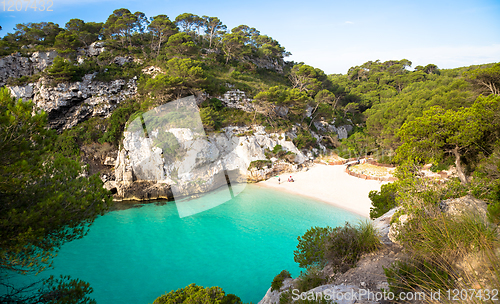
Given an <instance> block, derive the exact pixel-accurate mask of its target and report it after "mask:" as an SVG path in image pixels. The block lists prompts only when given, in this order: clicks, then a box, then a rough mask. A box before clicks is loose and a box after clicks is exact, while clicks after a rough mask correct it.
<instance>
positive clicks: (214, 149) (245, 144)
mask: <svg viewBox="0 0 500 304" xmlns="http://www.w3.org/2000/svg"><path fill="white" fill-rule="evenodd" d="M129 130H130V128H129ZM249 131H252V132H253V134H251V135H250V133H252V132H249ZM141 132H143V131H142V130H137V131H126V132H125V133H124V140H123V147H122V149H121V150H120V152H119V154H118V158H117V160H116V163H115V181H114V186H115V187H116V195H115V199H116V200H129V199H155V198H163V196H166V195H167V194H168V191H167V189H169V191H172V193H173V194H174V196H176V195H180V196H187V195H193V194H198V193H204V192H207V191H210V190H213V189H216V188H218V187H219V186H221V185H223V184H225V183H226V182H227V180H226V178H227V177H225V175H228V176H229V179H230V180H231V183H233V182H236V183H240V182H243V183H246V182H247V181H248V180H249V179H250V180H253V181H255V180H259V177H258V176H259V175H261V176H262V177H261V178H265V177H266V176H267V175H266V174H269V173H271V174H272V172H276V171H273V170H294V169H295V170H296V169H297V168H298V164H302V163H303V162H304V161H305V160H306V157H305V156H304V155H303V154H302V152H301V151H299V150H298V149H297V148H296V147H295V145H294V144H293V143H292V142H291V141H286V140H285V134H277V133H272V134H267V133H266V132H265V131H264V127H260V126H259V127H253V128H250V127H242V128H239V127H228V128H225V129H223V132H221V133H216V134H211V135H209V136H204V135H203V134H197V133H195V132H193V131H192V130H191V129H189V128H170V129H168V130H167V132H168V133H170V134H173V136H175V139H176V141H177V143H178V144H179V146H178V151H182V152H180V153H182V155H175V156H173V155H166V154H167V151H165V149H168V147H165V146H163V147H164V148H163V149H162V148H160V147H159V146H161V144H158V139H159V138H160V137H161V136H162V135H161V133H160V132H165V130H161V129H160V128H157V129H148V134H150V136H149V137H145V136H144V133H141ZM245 134H248V135H245ZM278 144H279V145H281V146H282V149H283V150H285V151H290V152H291V153H293V154H294V155H295V158H294V163H293V164H286V163H285V162H281V161H278V160H275V166H276V167H275V168H274V169H273V166H270V167H269V168H265V169H261V170H267V171H266V173H263V172H262V171H261V172H258V170H253V171H248V170H247V168H248V167H249V165H250V163H251V162H252V161H256V160H265V159H266V155H265V151H266V149H268V150H272V149H273V148H274V147H275V146H276V145H278ZM144 181H147V182H148V183H150V184H151V185H153V184H154V185H156V187H157V188H158V187H159V188H161V189H163V191H164V192H163V194H160V192H161V191H157V192H155V193H157V194H150V195H149V197H148V195H145V194H142V193H137V192H134V191H147V189H146V190H142V189H141V188H140V187H136V184H137V183H138V182H142V183H144ZM170 186H173V189H172V188H169V187H170ZM155 189H156V188H155Z"/></svg>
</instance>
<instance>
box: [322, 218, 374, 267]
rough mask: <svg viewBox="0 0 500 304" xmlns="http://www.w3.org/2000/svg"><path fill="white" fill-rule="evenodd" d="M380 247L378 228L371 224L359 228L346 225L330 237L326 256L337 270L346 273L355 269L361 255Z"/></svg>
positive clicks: (365, 223)
mask: <svg viewBox="0 0 500 304" xmlns="http://www.w3.org/2000/svg"><path fill="white" fill-rule="evenodd" d="M379 247H380V240H379V238H378V235H377V230H376V228H374V227H373V224H372V223H370V222H361V223H360V224H359V225H358V226H357V227H352V226H351V225H350V224H349V223H346V224H345V226H344V227H338V228H335V229H334V230H333V232H332V233H331V234H330V236H329V237H328V241H327V243H326V252H325V256H326V258H327V260H328V261H329V262H331V263H332V266H333V268H334V269H335V270H337V271H340V272H345V271H347V270H349V268H351V267H354V266H355V265H356V262H357V261H358V260H359V258H360V257H361V255H363V254H364V253H368V252H372V251H375V250H377V249H378V248H379Z"/></svg>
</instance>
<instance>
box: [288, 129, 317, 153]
mask: <svg viewBox="0 0 500 304" xmlns="http://www.w3.org/2000/svg"><path fill="white" fill-rule="evenodd" d="M316 141H317V139H316V138H314V137H313V136H312V135H311V134H310V133H307V132H302V133H300V134H298V135H297V137H295V138H294V139H293V143H294V144H295V146H296V147H297V148H298V149H307V148H312V147H314V145H316Z"/></svg>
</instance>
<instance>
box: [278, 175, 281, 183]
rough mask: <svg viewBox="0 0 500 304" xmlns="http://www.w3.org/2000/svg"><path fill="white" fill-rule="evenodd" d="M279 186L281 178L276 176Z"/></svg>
mask: <svg viewBox="0 0 500 304" xmlns="http://www.w3.org/2000/svg"><path fill="white" fill-rule="evenodd" d="M279 184H281V178H280V177H279V176H278V185H279Z"/></svg>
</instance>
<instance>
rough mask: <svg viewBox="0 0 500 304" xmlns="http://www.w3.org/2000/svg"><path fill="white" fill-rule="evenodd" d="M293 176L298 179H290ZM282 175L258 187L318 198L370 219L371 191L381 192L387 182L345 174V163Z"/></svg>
mask: <svg viewBox="0 0 500 304" xmlns="http://www.w3.org/2000/svg"><path fill="white" fill-rule="evenodd" d="M290 175H291V176H292V177H293V179H294V180H295V182H293V183H289V182H287V180H288V177H290ZM280 177H281V184H278V177H273V178H270V179H268V180H267V181H262V182H259V183H257V185H258V186H262V187H269V188H274V189H277V190H282V191H285V192H288V193H294V194H299V195H303V196H307V197H310V198H314V199H317V200H320V201H324V202H326V203H329V204H332V205H335V206H337V207H340V208H343V209H346V210H349V211H351V212H354V213H357V214H359V215H362V216H365V217H367V218H369V216H370V207H371V200H370V199H369V198H368V193H369V192H370V191H371V190H378V191H380V187H381V186H382V185H383V184H384V183H387V182H381V181H375V180H364V179H360V178H357V177H354V176H350V175H348V174H347V173H345V166H344V165H340V166H327V165H315V166H313V167H310V168H309V170H308V171H301V172H296V173H288V174H281V175H280Z"/></svg>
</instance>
